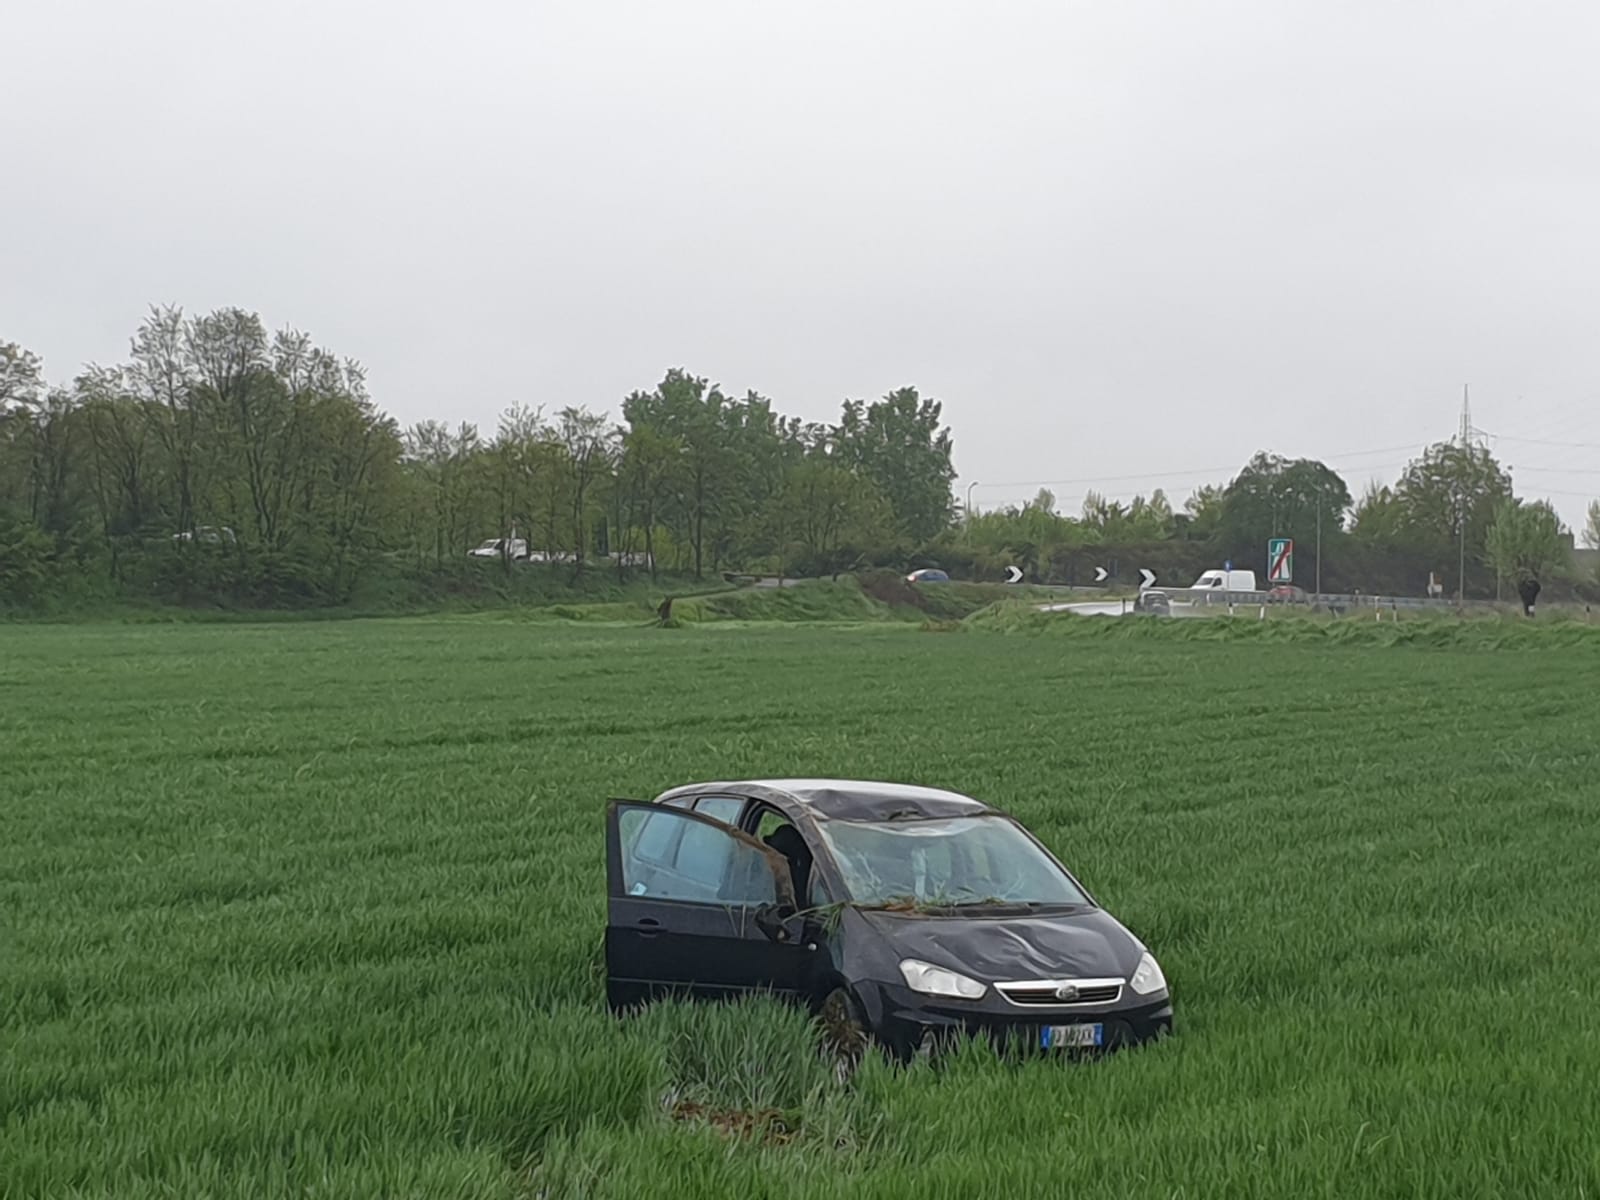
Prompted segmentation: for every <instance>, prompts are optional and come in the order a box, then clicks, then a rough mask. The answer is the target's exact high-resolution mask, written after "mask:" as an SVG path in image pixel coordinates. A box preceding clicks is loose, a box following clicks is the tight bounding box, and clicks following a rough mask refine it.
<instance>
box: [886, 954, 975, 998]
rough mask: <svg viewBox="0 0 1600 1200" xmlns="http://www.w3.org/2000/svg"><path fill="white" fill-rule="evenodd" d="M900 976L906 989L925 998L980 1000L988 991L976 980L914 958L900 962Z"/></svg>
mask: <svg viewBox="0 0 1600 1200" xmlns="http://www.w3.org/2000/svg"><path fill="white" fill-rule="evenodd" d="M900 974H901V975H902V976H904V977H905V981H906V986H907V987H908V988H910V989H911V990H912V991H913V992H921V993H922V994H923V995H925V996H955V997H958V998H959V999H962V1000H980V999H982V998H983V994H984V993H985V992H987V991H988V990H989V989H988V987H987V986H986V985H984V984H981V983H979V982H978V981H977V980H976V979H968V978H967V977H966V976H965V975H960V974H957V973H956V972H955V971H950V970H946V969H945V968H944V967H936V966H934V965H933V964H932V963H925V962H920V961H919V960H917V959H915V958H907V959H903V960H902V961H901V963H900Z"/></svg>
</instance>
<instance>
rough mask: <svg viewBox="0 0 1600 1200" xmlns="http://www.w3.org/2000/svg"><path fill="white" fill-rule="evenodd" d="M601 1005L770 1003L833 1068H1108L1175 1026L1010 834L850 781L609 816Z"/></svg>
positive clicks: (693, 796)
mask: <svg viewBox="0 0 1600 1200" xmlns="http://www.w3.org/2000/svg"><path fill="white" fill-rule="evenodd" d="M606 874H607V880H608V884H609V893H610V896H609V903H608V906H607V921H606V934H605V960H606V977H607V992H608V999H609V1002H610V1004H611V1007H612V1008H613V1009H614V1010H626V1009H628V1008H630V1007H632V1006H634V1005H636V1004H638V1003H641V1002H643V1001H645V1000H648V999H651V998H653V997H656V996H660V995H665V994H683V995H689V996H698V997H726V996H733V995H737V994H740V993H746V992H757V991H767V992H773V993H777V994H779V995H781V996H784V997H787V998H790V999H793V1000H795V1001H798V1002H800V1003H803V1004H806V1005H808V1006H809V1007H810V1009H811V1010H812V1011H813V1012H814V1013H816V1014H817V1015H818V1016H819V1018H820V1019H821V1024H822V1027H823V1030H824V1033H825V1037H826V1041H827V1043H828V1045H830V1047H832V1048H833V1049H834V1050H835V1051H836V1052H838V1053H840V1054H841V1055H855V1054H859V1052H860V1050H861V1049H862V1048H864V1047H865V1046H866V1044H867V1043H868V1041H869V1039H870V1040H875V1041H876V1042H878V1043H879V1044H880V1045H882V1046H883V1047H885V1048H886V1049H887V1050H889V1051H890V1052H891V1053H893V1054H894V1055H895V1056H896V1057H899V1058H902V1059H903V1058H907V1057H909V1056H911V1055H913V1054H915V1053H918V1052H922V1051H926V1050H931V1049H932V1048H933V1047H934V1046H935V1045H936V1044H938V1043H939V1042H941V1041H944V1040H947V1039H948V1037H949V1035H953V1034H959V1033H963V1032H966V1033H972V1034H975V1035H979V1036H988V1037H991V1038H992V1039H994V1040H995V1041H997V1042H999V1043H1003V1044H1005V1045H1007V1046H1015V1045H1021V1046H1024V1047H1028V1048H1033V1049H1067V1048H1089V1049H1094V1048H1102V1049H1108V1048H1113V1047H1118V1046H1124V1045H1130V1044H1135V1043H1139V1042H1143V1041H1146V1040H1148V1039H1150V1038H1153V1037H1156V1036H1158V1035H1161V1034H1164V1033H1167V1032H1169V1031H1170V1029H1171V1026H1172V998H1171V995H1170V993H1169V991H1168V988H1167V981H1166V979H1165V977H1164V976H1163V975H1162V972H1161V968H1160V967H1159V966H1158V965H1157V963H1156V960H1155V958H1154V956H1152V954H1151V953H1150V951H1149V950H1148V949H1147V948H1146V947H1145V945H1144V944H1143V943H1142V942H1140V941H1139V939H1138V938H1137V937H1135V936H1134V935H1133V934H1132V933H1131V932H1129V931H1128V930H1127V929H1126V928H1125V927H1124V926H1123V925H1122V924H1120V923H1119V922H1118V921H1117V920H1116V918H1115V917H1113V916H1112V915H1111V914H1110V913H1108V912H1106V911H1105V910H1104V909H1103V908H1101V907H1100V905H1099V904H1098V903H1097V902H1096V901H1095V899H1094V897H1093V896H1091V895H1090V893H1089V891H1088V889H1086V888H1085V887H1084V886H1083V884H1081V883H1080V882H1079V881H1078V880H1077V879H1075V878H1074V877H1073V875H1072V874H1071V873H1070V872H1069V871H1068V870H1067V869H1066V868H1065V867H1064V866H1062V864H1061V863H1060V862H1059V861H1058V860H1057V859H1056V858H1055V856H1054V855H1052V854H1051V853H1050V852H1049V851H1048V850H1047V849H1045V847H1044V846H1043V845H1042V844H1041V843H1040V842H1039V841H1038V840H1037V839H1036V838H1035V837H1034V836H1033V835H1032V834H1030V833H1029V832H1028V831H1027V830H1026V829H1025V828H1023V826H1022V825H1021V824H1020V823H1019V822H1017V821H1016V820H1014V819H1012V818H1011V817H1009V816H1007V815H1006V814H1005V813H1002V812H1000V811H998V810H996V809H994V808H991V807H990V806H988V805H987V804H984V803H982V802H980V801H978V800H975V799H973V798H971V797H969V796H964V795H960V794H958V793H955V792H948V791H941V790H937V789H933V788H925V787H914V786H911V785H905V784H896V783H873V782H861V781H851V780H829V779H791V780H764V781H744V782H729V783H702V784H691V785H687V786H683V787H677V788H673V789H672V790H670V791H667V792H664V793H662V794H661V795H660V796H658V797H656V799H655V800H654V801H637V800H615V801H612V803H611V805H610V807H609V809H608V811H607V834H606Z"/></svg>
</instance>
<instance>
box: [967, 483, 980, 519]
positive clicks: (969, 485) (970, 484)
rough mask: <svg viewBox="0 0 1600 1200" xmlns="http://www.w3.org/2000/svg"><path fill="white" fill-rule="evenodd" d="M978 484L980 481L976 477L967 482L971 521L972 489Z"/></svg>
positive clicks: (968, 514)
mask: <svg viewBox="0 0 1600 1200" xmlns="http://www.w3.org/2000/svg"><path fill="white" fill-rule="evenodd" d="M977 486H978V481H977V480H976V479H974V480H973V481H972V482H971V483H969V484H967V520H969V521H970V520H972V489H973V488H975V487H977Z"/></svg>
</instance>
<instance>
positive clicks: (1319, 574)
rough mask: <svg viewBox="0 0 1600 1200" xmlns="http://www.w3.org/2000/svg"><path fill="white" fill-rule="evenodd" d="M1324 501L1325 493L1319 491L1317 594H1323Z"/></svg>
mask: <svg viewBox="0 0 1600 1200" xmlns="http://www.w3.org/2000/svg"><path fill="white" fill-rule="evenodd" d="M1322 501H1323V493H1322V492H1318V493H1317V595H1319V596H1320V595H1322Z"/></svg>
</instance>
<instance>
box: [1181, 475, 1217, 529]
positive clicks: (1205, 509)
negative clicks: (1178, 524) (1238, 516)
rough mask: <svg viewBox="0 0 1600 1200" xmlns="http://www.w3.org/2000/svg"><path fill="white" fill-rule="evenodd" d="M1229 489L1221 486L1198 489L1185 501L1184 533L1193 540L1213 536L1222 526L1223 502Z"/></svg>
mask: <svg viewBox="0 0 1600 1200" xmlns="http://www.w3.org/2000/svg"><path fill="white" fill-rule="evenodd" d="M1226 491H1227V489H1226V488H1224V487H1223V486H1222V485H1221V484H1214V483H1213V484H1207V485H1205V486H1204V487H1198V488H1196V489H1195V490H1194V492H1193V493H1192V494H1191V495H1190V496H1189V499H1188V500H1186V501H1184V505H1183V517H1184V518H1186V519H1185V520H1184V521H1183V533H1184V535H1185V536H1187V537H1191V538H1208V537H1211V536H1213V535H1214V534H1215V533H1216V532H1217V530H1218V529H1219V528H1220V527H1221V525H1222V501H1223V496H1224V495H1225V494H1226Z"/></svg>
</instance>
